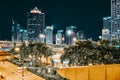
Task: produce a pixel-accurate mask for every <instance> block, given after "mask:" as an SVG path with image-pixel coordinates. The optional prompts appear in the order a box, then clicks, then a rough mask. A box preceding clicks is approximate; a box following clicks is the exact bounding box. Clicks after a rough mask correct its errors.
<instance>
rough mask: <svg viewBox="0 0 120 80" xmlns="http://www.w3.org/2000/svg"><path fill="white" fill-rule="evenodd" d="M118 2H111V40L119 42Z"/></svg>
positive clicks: (112, 0) (119, 1) (119, 14)
mask: <svg viewBox="0 0 120 80" xmlns="http://www.w3.org/2000/svg"><path fill="white" fill-rule="evenodd" d="M119 33H120V0H111V40H113V39H118V40H120V34H119Z"/></svg>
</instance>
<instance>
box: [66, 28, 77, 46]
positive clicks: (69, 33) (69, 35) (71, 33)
mask: <svg viewBox="0 0 120 80" xmlns="http://www.w3.org/2000/svg"><path fill="white" fill-rule="evenodd" d="M75 32H76V27H75V26H70V27H67V28H66V38H65V41H66V44H69V45H70V44H72V43H73V38H74V37H76V33H75Z"/></svg>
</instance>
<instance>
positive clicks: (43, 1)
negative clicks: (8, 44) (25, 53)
mask: <svg viewBox="0 0 120 80" xmlns="http://www.w3.org/2000/svg"><path fill="white" fill-rule="evenodd" d="M35 6H37V7H38V8H39V9H40V10H41V11H42V12H43V13H45V19H46V25H54V33H55V32H56V31H57V30H59V29H64V30H65V28H66V27H68V26H71V25H72V26H76V27H77V29H78V30H81V31H84V33H85V35H86V37H87V38H89V37H92V38H93V40H97V39H98V36H99V35H101V29H102V27H103V22H102V18H103V17H106V16H110V0H0V28H1V29H0V40H6V39H7V40H11V23H12V17H14V18H15V19H16V20H17V21H18V23H19V24H21V25H22V26H23V27H24V28H26V23H27V22H26V21H27V12H28V11H30V10H31V9H33V8H34V7H35Z"/></svg>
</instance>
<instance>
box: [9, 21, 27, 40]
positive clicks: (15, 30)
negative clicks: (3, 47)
mask: <svg viewBox="0 0 120 80" xmlns="http://www.w3.org/2000/svg"><path fill="white" fill-rule="evenodd" d="M11 38H12V41H13V42H16V41H17V42H22V41H26V40H27V30H25V29H22V26H21V25H20V24H18V23H17V21H16V20H15V19H12V37H11Z"/></svg>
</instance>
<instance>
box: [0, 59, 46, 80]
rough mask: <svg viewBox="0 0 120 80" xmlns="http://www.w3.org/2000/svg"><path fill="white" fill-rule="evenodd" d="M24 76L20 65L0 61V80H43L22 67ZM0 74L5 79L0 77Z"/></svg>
mask: <svg viewBox="0 0 120 80" xmlns="http://www.w3.org/2000/svg"><path fill="white" fill-rule="evenodd" d="M23 72H24V77H22V70H21V69H20V67H18V66H16V65H14V64H12V63H10V62H8V61H5V62H4V63H3V61H0V80H45V79H43V78H41V77H39V76H37V75H35V74H33V73H31V72H29V71H27V70H26V69H24V71H23ZM1 75H2V76H4V77H5V79H1Z"/></svg>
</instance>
